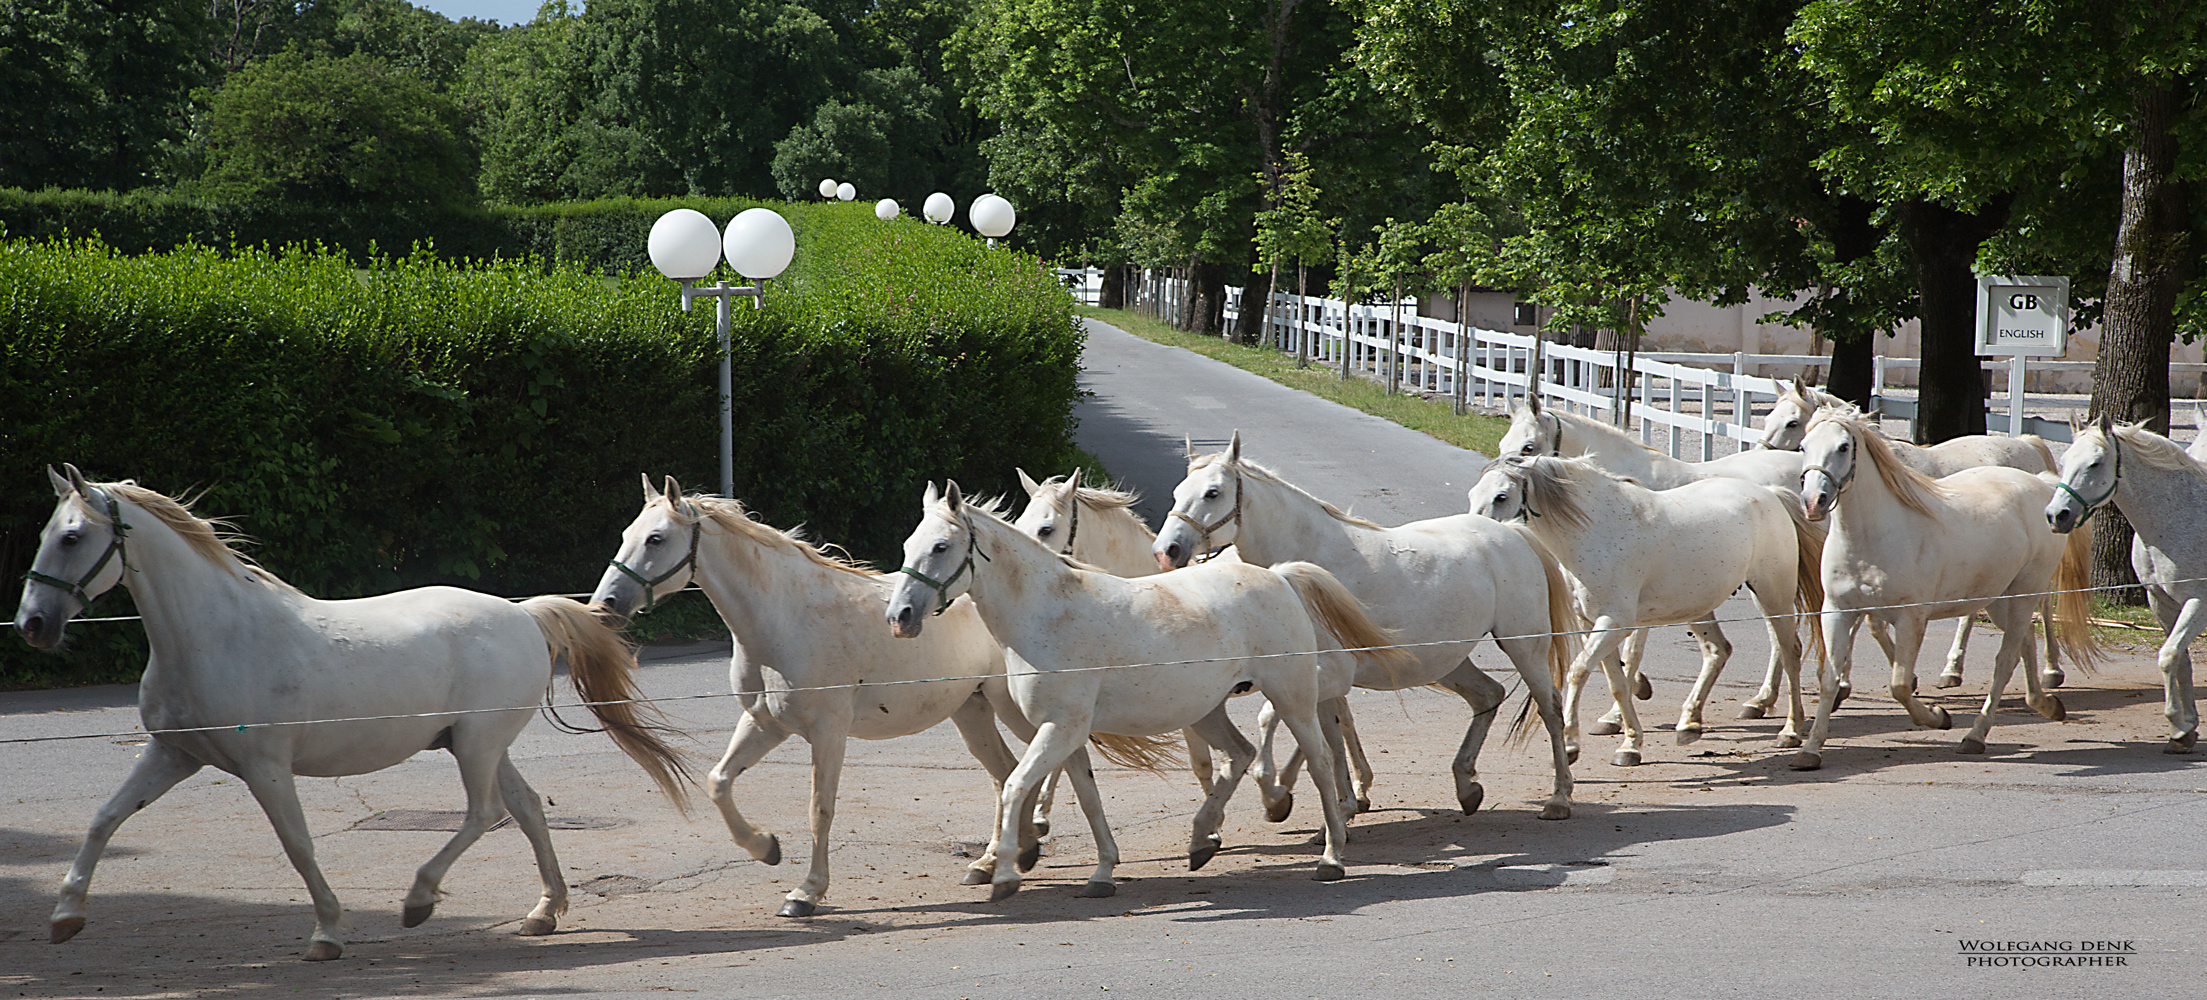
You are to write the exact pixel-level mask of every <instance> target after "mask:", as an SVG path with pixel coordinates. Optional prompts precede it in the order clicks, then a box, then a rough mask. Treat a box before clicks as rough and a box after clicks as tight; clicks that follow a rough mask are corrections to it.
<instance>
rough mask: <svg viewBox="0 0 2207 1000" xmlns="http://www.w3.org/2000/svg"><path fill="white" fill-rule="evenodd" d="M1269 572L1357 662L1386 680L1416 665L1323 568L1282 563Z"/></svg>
mask: <svg viewBox="0 0 2207 1000" xmlns="http://www.w3.org/2000/svg"><path fill="white" fill-rule="evenodd" d="M1272 572H1274V573H1278V574H1279V575H1280V578H1281V579H1284V580H1286V581H1287V582H1288V585H1289V586H1292V587H1294V588H1295V596H1297V597H1300V598H1302V599H1303V610H1305V611H1308V612H1310V620H1311V622H1312V624H1315V625H1317V626H1318V627H1319V628H1322V629H1324V630H1326V633H1327V634H1329V635H1331V636H1333V638H1334V641H1335V642H1337V643H1340V644H1341V647H1342V648H1344V649H1350V650H1355V652H1354V653H1351V654H1350V655H1352V656H1355V657H1356V659H1357V662H1358V663H1360V664H1367V665H1371V666H1376V667H1378V668H1379V669H1380V670H1382V671H1384V672H1385V673H1386V674H1387V676H1388V677H1389V678H1390V679H1392V678H1393V677H1394V676H1395V670H1396V669H1397V668H1399V667H1407V666H1411V665H1414V664H1415V663H1417V658H1416V657H1414V656H1412V655H1410V651H1409V650H1406V649H1401V648H1398V647H1397V646H1396V645H1395V637H1394V636H1393V635H1391V634H1389V633H1388V631H1387V630H1386V629H1383V628H1380V627H1379V625H1378V624H1377V623H1375V622H1373V621H1372V618H1371V616H1370V615H1368V614H1366V613H1365V611H1364V603H1363V602H1362V601H1359V600H1357V599H1356V595H1355V594H1351V593H1349V588H1347V587H1344V586H1342V585H1341V581H1340V580H1337V579H1335V578H1334V575H1333V574H1332V573H1328V572H1326V570H1325V568H1324V567H1322V566H1319V565H1318V564H1316V563H1307V562H1284V563H1278V564H1276V565H1274V566H1273V567H1272Z"/></svg>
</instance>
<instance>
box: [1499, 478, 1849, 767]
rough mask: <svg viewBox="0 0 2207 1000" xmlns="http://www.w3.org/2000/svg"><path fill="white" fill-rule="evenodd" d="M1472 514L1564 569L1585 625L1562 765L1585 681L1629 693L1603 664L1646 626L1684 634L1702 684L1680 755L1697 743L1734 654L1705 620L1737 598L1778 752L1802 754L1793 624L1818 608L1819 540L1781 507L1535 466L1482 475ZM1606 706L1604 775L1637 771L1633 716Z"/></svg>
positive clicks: (1720, 485) (1759, 498) (1749, 487)
mask: <svg viewBox="0 0 2207 1000" xmlns="http://www.w3.org/2000/svg"><path fill="white" fill-rule="evenodd" d="M1789 501H1791V502H1789ZM1471 503H1472V511H1473V512H1474V513H1477V514H1481V515H1484V516H1487V517H1491V518H1494V519H1496V520H1498V521H1515V522H1520V523H1523V524H1525V525H1526V526H1527V527H1529V528H1530V529H1531V530H1532V532H1533V534H1535V535H1537V536H1539V538H1540V540H1541V541H1542V542H1543V543H1545V544H1546V545H1547V547H1548V548H1549V549H1550V550H1552V551H1553V552H1555V553H1556V557H1557V558H1558V559H1560V560H1562V562H1563V569H1564V572H1565V573H1566V574H1568V575H1569V577H1570V581H1571V592H1572V598H1573V601H1574V603H1576V604H1577V605H1578V612H1579V615H1580V616H1581V617H1583V618H1585V619H1586V620H1587V621H1589V622H1591V623H1593V624H1592V628H1593V633H1592V635H1590V636H1589V637H1588V639H1587V642H1586V645H1585V646H1584V647H1583V648H1582V649H1581V650H1580V652H1579V655H1578V658H1577V659H1576V660H1574V661H1573V662H1572V664H1571V674H1570V686H1569V688H1568V690H1567V693H1566V694H1565V695H1564V708H1563V712H1564V721H1565V724H1566V725H1567V726H1568V727H1569V729H1570V742H1571V748H1572V751H1573V752H1574V753H1575V752H1576V751H1577V747H1578V704H1579V693H1580V691H1581V689H1582V688H1584V686H1585V684H1586V675H1587V672H1588V670H1589V669H1590V668H1591V667H1592V665H1593V664H1595V663H1599V664H1601V666H1602V669H1603V670H1604V671H1605V672H1607V673H1608V674H1609V685H1610V690H1611V692H1613V693H1619V692H1624V691H1627V690H1630V689H1631V685H1630V682H1629V681H1628V679H1627V678H1626V676H1625V673H1624V667H1623V665H1622V664H1620V663H1619V662H1618V661H1617V659H1616V657H1615V656H1614V654H1615V653H1616V651H1617V647H1618V646H1619V644H1621V643H1623V642H1624V640H1625V638H1626V636H1627V635H1628V634H1630V633H1631V632H1633V631H1634V630H1635V629H1644V628H1645V627H1646V626H1650V625H1673V624H1683V623H1688V622H1691V623H1693V624H1694V627H1695V631H1694V637H1695V638H1696V639H1698V640H1700V642H1701V657H1702V658H1701V677H1700V679H1699V680H1697V681H1695V683H1694V687H1693V690H1692V692H1691V693H1689V694H1688V695H1687V696H1686V703H1685V705H1684V706H1682V707H1681V708H1680V709H1679V715H1678V742H1680V743H1691V742H1693V741H1694V740H1696V739H1699V738H1700V737H1701V732H1702V721H1701V711H1702V704H1703V703H1704V702H1705V701H1707V700H1708V697H1709V689H1710V687H1711V686H1712V685H1714V684H1715V683H1716V680H1717V674H1718V672H1719V671H1722V670H1723V669H1724V661H1725V660H1726V659H1727V658H1729V657H1730V655H1731V651H1732V647H1731V643H1729V642H1727V641H1725V638H1724V633H1723V631H1722V630H1721V629H1719V628H1718V627H1717V624H1716V621H1715V618H1714V615H1715V612H1716V609H1717V607H1718V606H1719V605H1721V604H1723V603H1724V601H1725V599H1727V598H1729V597H1731V596H1732V593H1733V592H1734V591H1736V590H1738V589H1739V588H1740V586H1741V585H1743V584H1744V585H1746V586H1747V588H1748V589H1749V590H1752V591H1753V592H1754V594H1755V603H1756V605H1757V606H1759V607H1760V608H1761V609H1762V612H1763V614H1764V615H1765V616H1767V618H1768V620H1767V621H1766V622H1765V624H1766V625H1768V626H1769V629H1770V647H1771V653H1770V656H1771V666H1770V673H1771V674H1773V675H1777V674H1779V673H1781V672H1782V673H1783V675H1784V676H1785V677H1786V678H1787V679H1788V680H1789V681H1790V682H1791V687H1792V695H1793V700H1792V706H1791V710H1790V711H1789V712H1788V713H1787V716H1786V727H1785V730H1784V732H1783V733H1781V734H1780V737H1779V738H1780V741H1781V743H1780V745H1782V746H1799V745H1800V735H1799V734H1800V731H1801V726H1802V723H1804V722H1805V721H1806V716H1805V714H1804V713H1803V711H1802V707H1801V639H1800V634H1799V630H1798V628H1797V622H1796V621H1795V618H1796V612H1797V611H1798V612H1799V613H1801V614H1808V613H1813V612H1814V611H1815V609H1816V607H1817V606H1818V605H1819V604H1820V603H1821V602H1822V598H1823V595H1822V593H1821V591H1820V590H1819V589H1818V587H1817V575H1816V566H1817V560H1818V558H1819V552H1820V549H1821V546H1822V537H1821V532H1818V531H1817V530H1816V529H1815V528H1814V527H1812V526H1811V525H1810V524H1809V523H1808V520H1807V517H1806V516H1805V515H1804V513H1803V512H1802V510H1801V505H1800V503H1799V501H1798V500H1792V498H1791V495H1790V494H1788V493H1785V492H1783V491H1780V490H1775V489H1772V488H1770V487H1767V486H1758V485H1756V484H1754V483H1750V482H1745V481H1742V480H1737V479H1726V478H1716V479H1707V480H1703V481H1701V482H1695V483H1688V484H1686V485H1684V486H1680V487H1678V488H1676V489H1670V490H1661V491H1657V490H1649V489H1645V488H1643V487H1641V486H1639V485H1638V484H1636V483H1634V482H1632V481H1631V480H1629V479H1625V478H1622V477H1619V476H1615V475H1612V474H1610V473H1606V472H1604V471H1602V470H1601V469H1600V468H1598V467H1596V466H1595V465H1594V464H1593V463H1592V462H1590V461H1588V460H1586V459H1563V458H1549V457H1540V458H1530V459H1527V458H1509V459H1502V460H1499V461H1496V462H1494V463H1492V464H1490V465H1488V466H1487V471H1486V472H1485V473H1484V474H1483V475H1481V476H1480V477H1479V483H1478V485H1476V486H1474V487H1472V489H1471ZM1617 705H1618V708H1619V709H1621V710H1622V712H1623V714H1624V736H1625V738H1624V742H1623V743H1622V744H1620V745H1619V746H1618V749H1617V755H1616V757H1615V758H1614V759H1613V760H1612V761H1611V763H1613V764H1616V765H1618V766H1620V767H1629V766H1632V765H1634V764H1638V763H1640V719H1639V713H1637V712H1635V711H1634V710H1633V707H1632V699H1630V698H1626V697H1623V696H1622V695H1621V694H1619V696H1618V697H1617Z"/></svg>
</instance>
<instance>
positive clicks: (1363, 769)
mask: <svg viewBox="0 0 2207 1000" xmlns="http://www.w3.org/2000/svg"><path fill="white" fill-rule="evenodd" d="M1335 705H1336V706H1337V710H1336V711H1335V712H1334V714H1333V718H1334V721H1336V722H1338V723H1340V726H1341V745H1342V752H1344V753H1346V754H1347V756H1348V759H1349V769H1350V773H1351V774H1352V775H1353V776H1354V779H1355V785H1354V786H1352V787H1351V789H1350V794H1352V795H1354V796H1356V811H1357V812H1360V813H1366V812H1371V811H1372V762H1371V761H1370V760H1367V759H1365V757H1364V741H1363V740H1362V739H1360V738H1358V736H1357V735H1356V716H1355V715H1352V714H1350V712H1349V699H1347V698H1340V699H1337V700H1336V701H1335Z"/></svg>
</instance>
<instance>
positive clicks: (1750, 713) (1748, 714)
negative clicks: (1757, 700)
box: [1740, 702, 1770, 719]
mask: <svg viewBox="0 0 2207 1000" xmlns="http://www.w3.org/2000/svg"><path fill="white" fill-rule="evenodd" d="M1768 714H1770V710H1769V709H1767V708H1764V707H1763V706H1761V705H1757V704H1754V703H1753V702H1749V703H1747V704H1745V705H1741V706H1740V718H1742V719H1760V718H1762V717H1763V716H1765V715H1768Z"/></svg>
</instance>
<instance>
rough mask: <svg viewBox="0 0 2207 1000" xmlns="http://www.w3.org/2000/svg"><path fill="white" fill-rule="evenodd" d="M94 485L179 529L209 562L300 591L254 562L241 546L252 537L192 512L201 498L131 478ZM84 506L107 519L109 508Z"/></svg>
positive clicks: (183, 536) (176, 529) (228, 525)
mask: <svg viewBox="0 0 2207 1000" xmlns="http://www.w3.org/2000/svg"><path fill="white" fill-rule="evenodd" d="M93 485H94V486H96V487H97V488H99V489H103V490H106V491H108V492H109V493H112V494H114V495H115V496H117V497H119V498H121V499H124V500H128V501H130V502H131V503H133V504H136V505H137V506H138V508H139V509H141V510H143V511H145V512H146V513H148V514H151V515H153V516H154V517H157V518H160V519H161V523H162V524H165V525H168V527H169V530H171V531H174V532H176V534H177V536H178V537H180V538H182V539H184V543H185V544H186V545H189V546H191V549H192V551H193V552H196V553H199V555H200V556H201V557H202V558H204V559H206V560H207V561H208V562H211V563H215V564H216V565H221V566H234V567H236V568H237V569H240V570H243V571H244V573H245V576H246V577H247V578H248V579H251V580H256V581H258V582H261V583H265V584H268V585H269V586H272V587H278V588H281V589H284V590H288V591H291V592H293V593H297V592H298V588H296V587H293V586H292V585H290V584H288V583H285V582H284V581H283V579H282V578H281V577H278V576H277V575H276V574H274V573H271V572H269V571H268V570H267V569H266V568H265V567H263V566H261V564H260V563H258V562H255V561H254V560H253V557H252V556H249V555H246V554H245V553H244V552H243V551H240V550H239V549H238V546H239V545H240V544H243V543H245V542H248V541H250V539H248V538H247V537H246V536H244V535H242V534H240V533H238V531H237V530H236V529H235V528H234V527H232V526H231V524H230V522H228V521H225V520H222V519H221V518H211V517H200V516H199V515H197V514H194V513H192V504H194V503H197V502H198V501H199V497H193V498H191V499H189V500H177V499H175V498H173V497H170V496H167V495H164V494H162V493H158V492H156V491H154V490H149V489H147V488H145V487H143V486H140V485H138V483H137V481H136V480H132V479H125V480H122V481H121V482H114V483H95V484H93ZM201 496H205V494H201ZM77 499H78V502H79V503H83V502H84V498H82V497H79V498H77ZM85 507H86V508H87V509H89V510H91V512H92V514H93V516H94V517H96V518H98V519H99V520H101V521H103V522H104V521H106V520H107V512H106V511H104V510H101V509H99V508H98V507H97V506H95V505H93V504H89V503H87V504H85Z"/></svg>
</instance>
